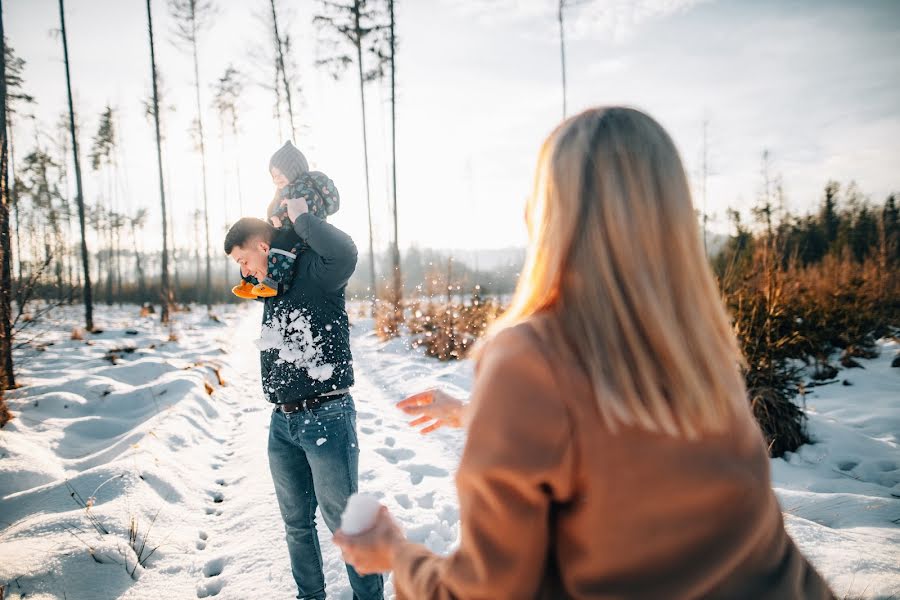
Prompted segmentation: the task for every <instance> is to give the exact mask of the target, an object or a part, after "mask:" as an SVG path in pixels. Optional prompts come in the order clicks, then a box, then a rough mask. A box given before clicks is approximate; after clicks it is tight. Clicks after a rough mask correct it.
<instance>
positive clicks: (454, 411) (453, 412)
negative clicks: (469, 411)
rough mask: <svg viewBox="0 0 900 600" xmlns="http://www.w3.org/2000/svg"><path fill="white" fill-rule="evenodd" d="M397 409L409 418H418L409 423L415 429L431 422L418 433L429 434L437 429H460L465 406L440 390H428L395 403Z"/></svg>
mask: <svg viewBox="0 0 900 600" xmlns="http://www.w3.org/2000/svg"><path fill="white" fill-rule="evenodd" d="M397 408H399V409H400V410H402V411H403V412H405V413H406V414H408V415H409V416H411V417H418V418H417V419H416V420H414V421H411V422H410V426H412V427H417V426H419V425H422V424H424V423H427V422H429V421H433V423H431V424H430V425H428V426H427V427H424V428H423V429H422V430H421V431H420V432H419V433H423V434H425V433H431V432H432V431H434V430H435V429H438V428H439V427H443V426H445V425H446V426H447V427H462V426H463V416H464V414H465V408H466V404H465V402H463V401H462V400H458V399H457V398H454V397H453V396H451V395H450V394H446V393H444V392H442V391H441V390H428V391H427V392H422V393H420V394H416V395H414V396H410V397H409V398H407V399H406V400H401V401H400V402H398V403H397Z"/></svg>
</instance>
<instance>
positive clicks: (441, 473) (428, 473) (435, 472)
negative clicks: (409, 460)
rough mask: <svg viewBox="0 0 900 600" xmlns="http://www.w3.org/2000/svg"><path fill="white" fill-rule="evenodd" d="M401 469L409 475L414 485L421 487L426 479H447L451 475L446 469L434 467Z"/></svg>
mask: <svg viewBox="0 0 900 600" xmlns="http://www.w3.org/2000/svg"><path fill="white" fill-rule="evenodd" d="M400 468H401V469H403V470H404V471H407V472H408V473H409V479H410V481H411V482H412V484H413V485H419V484H420V483H422V480H423V479H425V477H446V476H447V475H449V474H450V472H449V471H447V470H446V469H441V468H440V467H434V466H432V465H403V466H402V467H400Z"/></svg>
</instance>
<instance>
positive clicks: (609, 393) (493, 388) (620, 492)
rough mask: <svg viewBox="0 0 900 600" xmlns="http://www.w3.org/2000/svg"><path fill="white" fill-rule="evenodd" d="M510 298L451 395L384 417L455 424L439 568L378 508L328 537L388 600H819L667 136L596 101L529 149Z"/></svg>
mask: <svg viewBox="0 0 900 600" xmlns="http://www.w3.org/2000/svg"><path fill="white" fill-rule="evenodd" d="M526 220H527V224H528V231H529V240H530V242H529V247H528V257H527V260H526V264H525V267H524V269H523V271H522V274H521V276H520V279H519V284H518V288H517V291H516V294H515V297H514V299H513V302H512V305H511V306H510V308H509V310H508V311H507V312H506V313H505V314H504V316H503V317H502V318H501V319H500V320H499V321H498V322H497V323H496V324H495V325H494V327H493V328H492V330H491V332H490V334H489V335H488V336H487V338H486V339H485V341H484V342H483V344H482V345H481V346H480V348H479V351H478V354H477V356H476V360H477V368H476V376H475V383H474V388H473V390H472V397H471V402H470V403H469V404H467V405H463V404H462V403H461V402H459V401H458V400H455V399H453V398H451V397H449V396H448V395H446V394H443V393H441V392H439V391H430V392H425V393H423V394H419V395H417V396H413V397H411V398H409V399H407V400H405V401H403V402H401V403H400V407H401V408H403V409H404V410H405V411H406V412H407V413H409V414H413V415H419V416H420V418H419V419H417V420H416V421H414V422H413V423H414V424H417V425H418V424H423V423H428V422H430V423H431V425H429V426H428V427H427V428H426V429H428V430H431V429H434V428H436V427H439V426H441V425H451V426H452V425H457V426H461V425H463V424H466V425H467V426H468V430H469V433H468V439H467V442H466V446H465V450H464V452H463V456H462V460H461V463H460V466H459V471H458V473H457V477H456V483H457V488H458V492H459V502H460V515H461V517H460V528H461V534H460V544H459V548H458V549H457V550H456V551H455V552H454V553H452V554H451V555H449V556H447V557H439V556H436V555H434V554H432V553H430V552H429V551H428V550H427V549H425V548H424V547H422V546H419V545H416V544H413V543H411V542H409V541H407V540H406V539H405V537H404V536H403V534H402V532H401V531H400V529H399V527H398V526H397V525H396V524H395V523H394V521H393V519H392V518H391V517H390V515H389V514H388V512H387V509H385V508H384V507H382V509H381V512H380V513H379V515H378V518H377V519H376V522H375V525H374V527H373V528H372V529H370V530H369V531H368V532H366V533H363V534H361V535H358V536H348V535H345V534H342V533H341V532H338V533H337V535H336V536H335V541H336V542H337V543H338V544H339V545H340V546H341V548H342V550H343V552H344V556H345V559H346V560H347V561H348V562H349V563H351V564H353V565H355V566H356V568H357V569H358V570H359V571H360V572H361V573H374V572H381V571H388V570H392V571H393V572H394V586H395V589H396V591H397V597H398V598H412V599H416V600H421V599H425V598H484V599H488V598H489V599H492V600H496V599H501V598H510V599H524V598H666V599H675V598H729V599H732V598H831V597H833V596H832V593H831V591H830V590H829V589H828V586H827V585H826V583H825V582H824V580H823V579H822V578H821V577H820V575H819V574H818V573H817V572H816V571H815V570H814V569H813V568H812V566H811V565H810V564H809V563H808V562H807V560H806V559H805V558H804V557H803V556H802V555H801V553H800V552H799V550H798V549H797V548H796V546H795V545H794V543H793V542H792V541H791V539H790V538H789V537H788V535H787V533H786V532H785V529H784V523H783V520H782V515H781V511H780V509H779V507H778V503H777V501H776V498H775V495H774V493H773V491H772V488H771V483H770V479H769V461H768V456H767V453H766V448H765V446H764V443H763V438H762V435H761V432H760V430H759V428H758V426H757V425H756V423H755V421H754V419H753V416H752V415H751V413H750V410H749V406H748V402H747V396H746V391H745V389H744V384H743V379H742V376H741V372H740V366H741V362H742V357H741V353H740V350H739V348H738V344H737V341H736V339H735V336H734V333H733V332H732V328H731V326H730V324H729V319H728V315H727V314H726V311H725V307H724V306H723V304H722V301H721V299H720V296H719V293H718V290H717V287H716V284H715V281H714V279H713V275H712V273H711V271H710V268H709V265H708V262H707V259H706V256H705V255H704V253H703V250H702V246H701V243H700V237H699V234H698V228H697V222H696V218H695V215H694V210H693V206H692V203H691V198H690V192H689V190H688V183H687V179H686V176H685V172H684V168H683V166H682V164H681V159H680V158H679V155H678V152H677V150H676V148H675V145H674V143H673V142H672V140H671V138H670V137H669V136H668V134H667V133H666V132H665V131H664V130H663V128H662V127H661V126H660V125H659V124H658V123H657V122H656V121H654V120H653V119H652V118H650V117H649V116H647V115H646V114H644V113H641V112H639V111H637V110H633V109H629V108H620V107H613V108H598V109H592V110H588V111H585V112H583V113H581V114H580V115H577V116H575V117H572V118H570V119H568V120H567V121H565V122H563V123H562V124H561V125H560V126H559V127H558V128H557V129H556V130H555V131H554V132H553V133H551V134H550V136H549V137H548V138H547V140H546V141H545V142H544V145H543V147H542V149H541V153H540V157H539V160H538V166H537V174H536V177H535V186H534V193H533V195H532V197H531V198H530V199H529V202H528V206H527V210H526Z"/></svg>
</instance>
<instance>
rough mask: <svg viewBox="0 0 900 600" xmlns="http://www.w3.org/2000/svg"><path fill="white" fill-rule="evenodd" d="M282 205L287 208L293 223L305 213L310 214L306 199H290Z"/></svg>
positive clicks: (282, 202)
mask: <svg viewBox="0 0 900 600" xmlns="http://www.w3.org/2000/svg"><path fill="white" fill-rule="evenodd" d="M281 204H283V205H284V206H287V213H288V219H290V220H291V223H293V222H294V221H296V220H297V217H299V216H300V215H302V214H303V213H308V212H309V205H308V204H307V203H306V199H304V198H288V199H287V200H282V201H281Z"/></svg>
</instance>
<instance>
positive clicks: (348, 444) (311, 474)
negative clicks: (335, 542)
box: [225, 199, 383, 600]
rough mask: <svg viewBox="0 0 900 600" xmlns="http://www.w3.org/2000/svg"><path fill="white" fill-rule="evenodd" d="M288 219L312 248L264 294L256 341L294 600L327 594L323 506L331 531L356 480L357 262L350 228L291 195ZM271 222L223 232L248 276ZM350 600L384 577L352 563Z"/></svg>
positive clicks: (258, 265)
mask: <svg viewBox="0 0 900 600" xmlns="http://www.w3.org/2000/svg"><path fill="white" fill-rule="evenodd" d="M285 202H286V204H287V211H288V218H289V219H290V220H291V222H292V223H293V225H294V230H295V231H296V232H297V235H299V236H300V238H301V239H302V240H303V241H304V242H305V243H306V244H307V245H308V246H309V247H308V249H305V250H304V251H303V252H301V254H300V256H299V257H298V258H297V259H296V261H295V262H294V269H293V283H292V285H291V286H290V288H289V289H288V290H286V291H285V292H284V293H283V294H279V295H278V296H274V297H271V298H265V299H264V300H263V301H264V302H265V307H264V309H263V318H262V334H261V336H260V340H259V342H258V346H259V348H260V362H261V373H262V386H263V392H264V394H265V397H266V400H268V401H269V402H271V403H272V404H274V405H275V407H274V409H273V411H272V419H271V425H270V428H269V448H268V454H269V468H270V469H271V471H272V480H273V481H274V483H275V495H276V497H277V498H278V505H279V508H280V509H281V516H282V518H283V519H284V524H285V530H286V537H287V544H288V552H289V554H290V558H291V570H292V572H293V575H294V581H296V583H297V589H298V595H297V598H304V599H316V600H320V599H323V598H325V577H324V573H323V572H322V552H321V550H320V547H319V538H318V535H317V533H316V524H315V512H316V507H317V506H318V507H319V508H320V509H321V511H322V516H323V517H324V519H325V523H326V525H327V526H328V528H329V529H330V530H331V531H335V530H336V529H337V528H338V527H339V526H340V517H341V512H342V511H343V509H344V507H345V506H346V504H347V499H348V498H349V496H350V495H351V494H353V493H354V492H356V490H357V484H358V459H359V447H358V442H357V436H356V410H355V408H354V404H353V398H352V397H351V395H350V393H349V389H350V387H351V386H352V385H353V358H352V356H351V354H350V331H349V321H348V319H347V311H346V306H345V300H344V290H345V288H346V286H347V280H348V279H349V278H350V275H351V274H352V273H353V271H354V269H355V268H356V256H357V253H356V246H355V245H354V243H353V240H352V239H351V238H350V236H348V235H347V234H346V233H344V232H342V231H340V230H339V229H337V228H335V227H334V226H333V225H330V224H328V223H326V222H325V221H323V220H322V219H320V218H318V217H316V216H314V215H312V214H310V213H309V211H308V207H307V204H306V202H305V201H304V200H302V199H293V200H286V201H285ZM275 232H276V230H275V228H274V227H272V225H271V224H269V223H267V222H265V221H263V220H261V219H253V218H243V219H241V220H239V221H238V222H237V223H235V224H234V226H232V228H231V229H230V230H229V232H228V234H227V235H226V236H225V253H226V254H228V255H229V256H230V257H231V258H232V259H233V260H234V261H235V262H237V263H238V264H239V265H240V268H241V275H243V276H247V275H253V276H255V277H256V278H257V279H260V280H262V279H263V278H265V276H266V271H267V255H268V252H269V248H270V244H271V241H272V239H273V236H274V235H275ZM347 573H348V575H349V577H350V585H351V587H352V588H353V597H354V598H356V599H359V600H374V599H378V600H380V599H381V598H382V597H383V581H382V579H381V576H380V575H369V576H366V577H363V576H360V575H359V574H358V573H357V572H356V571H355V570H354V569H353V568H352V567H351V566H349V565H347Z"/></svg>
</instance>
